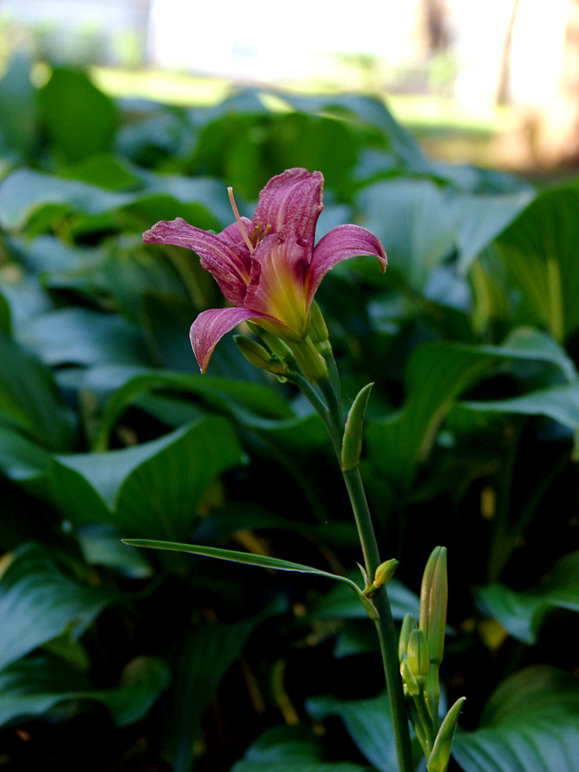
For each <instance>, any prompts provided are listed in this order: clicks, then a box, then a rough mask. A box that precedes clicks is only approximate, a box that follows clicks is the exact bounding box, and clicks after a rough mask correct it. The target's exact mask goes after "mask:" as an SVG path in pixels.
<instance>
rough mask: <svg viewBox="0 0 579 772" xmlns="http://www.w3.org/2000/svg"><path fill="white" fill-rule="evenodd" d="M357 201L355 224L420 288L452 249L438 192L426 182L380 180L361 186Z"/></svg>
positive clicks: (449, 228) (430, 183) (450, 229)
mask: <svg viewBox="0 0 579 772" xmlns="http://www.w3.org/2000/svg"><path fill="white" fill-rule="evenodd" d="M358 205H359V206H360V208H361V210H362V213H363V216H362V220H361V224H362V225H364V226H365V227H366V228H368V229H369V230H370V231H372V233H374V234H375V235H376V236H378V238H379V239H380V240H381V241H382V243H383V244H384V248H385V249H386V253H387V255H388V259H389V261H390V265H391V266H392V267H393V268H394V269H395V270H397V271H399V272H400V273H401V274H402V275H403V276H404V278H405V279H406V281H407V282H408V284H409V285H410V286H411V287H413V288H414V289H418V290H421V289H422V288H423V287H424V284H425V282H426V279H427V277H428V275H429V273H430V272H431V271H432V270H433V268H436V267H437V266H438V265H440V263H441V262H442V261H443V260H445V259H446V258H447V257H448V256H449V255H450V254H451V252H452V250H453V249H454V232H453V228H452V225H451V222H450V219H449V216H448V213H447V206H446V201H445V198H444V194H443V193H442V192H441V191H440V190H439V189H438V188H437V187H436V185H435V184H434V183H433V182H430V181H429V180H412V179H395V180H385V181H382V182H378V183H377V184H375V185H372V186H370V187H368V188H365V189H364V190H363V191H362V192H361V193H360V195H359V197H358Z"/></svg>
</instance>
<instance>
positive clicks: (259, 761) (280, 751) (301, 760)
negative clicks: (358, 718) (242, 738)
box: [231, 726, 367, 772]
mask: <svg viewBox="0 0 579 772" xmlns="http://www.w3.org/2000/svg"><path fill="white" fill-rule="evenodd" d="M325 758H327V754H325V753H324V747H323V743H322V741H321V740H320V738H319V737H316V736H315V735H313V733H312V731H311V730H310V729H308V728H305V727H303V726H278V727H272V728H271V729H268V730H267V731H266V732H265V733H264V734H263V735H262V736H261V737H260V738H258V739H257V740H256V741H255V742H254V743H253V745H251V746H250V747H249V748H248V750H247V752H246V754H245V757H244V759H243V760H242V761H238V762H237V764H235V765H234V766H233V769H232V771H231V772H366V770H367V767H366V766H360V765H359V764H353V763H350V762H347V761H344V762H340V761H332V762H330V761H326V760H324V759H325Z"/></svg>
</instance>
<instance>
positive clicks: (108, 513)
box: [49, 416, 243, 538]
mask: <svg viewBox="0 0 579 772" xmlns="http://www.w3.org/2000/svg"><path fill="white" fill-rule="evenodd" d="M242 460H243V456H242V453H241V448H240V446H239V442H238V440H237V437H236V435H235V433H234V431H233V429H232V428H231V426H230V425H229V424H228V423H227V421H225V420H224V419H223V418H220V417H218V416H207V417H205V418H203V419H201V420H199V421H197V422H195V423H193V424H190V425H188V426H184V427H182V428H181V429H177V430H176V431H174V432H171V433H170V434H168V435H166V436H164V437H161V438H160V439H158V440H153V441H152V442H145V443H143V444H141V445H138V446H137V447H132V448H126V449H123V450H112V451H109V452H107V453H98V454H82V455H71V456H59V457H57V458H55V460H54V462H53V464H52V466H51V468H50V471H49V486H50V490H51V494H52V499H53V501H54V504H55V506H56V507H57V508H58V509H59V510H60V511H61V512H62V513H63V514H64V515H65V516H66V517H68V518H69V519H70V520H71V521H72V522H73V523H76V524H81V523H91V522H105V523H110V524H111V525H113V526H114V527H115V528H116V529H117V530H118V531H119V532H120V533H121V534H122V535H124V536H127V535H130V536H132V535H135V534H139V535H140V534H146V535H149V536H153V537H154V536H156V537H165V538H167V537H169V538H171V537H177V538H179V537H181V538H184V537H186V536H187V534H188V533H189V529H190V526H191V523H192V521H193V520H194V519H195V517H196V516H197V510H198V507H199V504H200V502H201V500H202V497H203V495H204V493H205V491H206V490H207V488H208V486H209V484H210V483H211V482H212V481H213V480H214V479H215V478H216V477H218V476H219V475H220V474H222V473H223V472H224V471H226V470H227V469H230V468H231V467H233V466H236V465H239V464H241V463H242ZM79 501H82V508H79V505H78V502H79Z"/></svg>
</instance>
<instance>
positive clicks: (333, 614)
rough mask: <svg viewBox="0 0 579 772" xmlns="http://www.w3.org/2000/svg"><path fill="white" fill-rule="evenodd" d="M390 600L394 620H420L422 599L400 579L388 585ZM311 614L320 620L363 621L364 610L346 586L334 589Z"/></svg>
mask: <svg viewBox="0 0 579 772" xmlns="http://www.w3.org/2000/svg"><path fill="white" fill-rule="evenodd" d="M386 591H387V593H388V599H389V601H390V606H391V610H392V616H393V617H394V619H403V617H404V615H405V614H412V615H413V616H414V617H416V618H418V614H419V611H420V599H419V598H418V596H417V595H415V594H414V593H413V592H412V591H411V590H409V589H408V588H407V587H405V586H404V585H403V584H402V582H400V581H399V580H398V579H391V580H390V581H389V582H388V584H387V585H386ZM310 611H311V613H312V614H313V615H314V616H316V617H319V618H320V619H363V618H365V617H366V614H365V612H364V609H363V608H362V607H361V606H360V604H359V603H358V602H357V600H356V598H355V597H354V596H353V595H352V593H350V592H348V590H347V588H346V587H345V586H344V585H338V586H336V587H333V588H332V589H331V590H330V591H329V592H328V593H327V594H326V595H324V597H323V598H322V599H320V600H319V601H317V602H316V604H315V606H313V607H312V608H311V610H310Z"/></svg>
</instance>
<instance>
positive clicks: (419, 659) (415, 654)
mask: <svg viewBox="0 0 579 772" xmlns="http://www.w3.org/2000/svg"><path fill="white" fill-rule="evenodd" d="M406 656H407V658H408V666H409V667H410V670H412V673H413V674H414V676H415V677H416V680H417V681H418V682H419V683H420V681H421V680H423V679H424V678H426V676H427V675H428V669H429V667H430V650H429V648H428V641H427V640H426V636H425V635H424V633H423V632H422V630H412V631H411V633H410V636H409V638H408V649H407V652H406Z"/></svg>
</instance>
